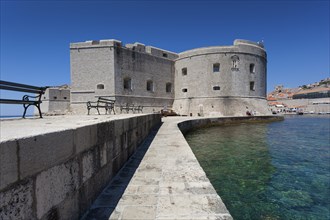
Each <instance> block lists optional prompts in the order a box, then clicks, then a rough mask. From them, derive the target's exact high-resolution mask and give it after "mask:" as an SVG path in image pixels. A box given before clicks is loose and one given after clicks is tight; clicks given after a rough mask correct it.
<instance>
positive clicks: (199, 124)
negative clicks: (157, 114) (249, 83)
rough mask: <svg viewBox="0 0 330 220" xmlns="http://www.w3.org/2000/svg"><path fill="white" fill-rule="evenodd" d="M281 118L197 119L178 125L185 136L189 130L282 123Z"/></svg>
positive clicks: (282, 118)
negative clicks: (227, 125) (240, 124)
mask: <svg viewBox="0 0 330 220" xmlns="http://www.w3.org/2000/svg"><path fill="white" fill-rule="evenodd" d="M283 120H284V117H283V116H273V115H272V116H257V117H225V118H218V117H216V118H199V119H192V120H186V121H183V122H180V123H178V127H179V129H180V131H181V132H182V133H183V134H184V135H185V134H186V133H188V132H189V131H191V130H194V129H198V128H203V127H211V126H219V125H224V124H235V123H243V122H244V123H247V122H254V123H255V122H272V121H283Z"/></svg>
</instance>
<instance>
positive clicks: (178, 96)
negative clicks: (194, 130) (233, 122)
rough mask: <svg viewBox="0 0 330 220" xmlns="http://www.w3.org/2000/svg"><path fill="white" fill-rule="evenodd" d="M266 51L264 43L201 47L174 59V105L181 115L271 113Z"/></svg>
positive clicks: (240, 42)
mask: <svg viewBox="0 0 330 220" xmlns="http://www.w3.org/2000/svg"><path fill="white" fill-rule="evenodd" d="M266 73H267V55H266V51H265V49H264V46H263V44H262V43H255V42H251V41H247V40H235V41H234V45H233V46H215V47H205V48H198V49H193V50H189V51H185V52H182V53H180V54H179V58H177V60H176V62H175V80H174V81H175V100H174V103H173V109H174V111H176V112H177V113H179V114H181V115H193V116H197V115H200V116H204V115H205V116H210V115H221V116H243V115H246V112H247V111H249V112H253V113H255V114H257V115H266V114H270V111H269V110H268V107H267V101H266V88H267V86H266V81H267V74H266Z"/></svg>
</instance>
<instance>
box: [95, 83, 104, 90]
mask: <svg viewBox="0 0 330 220" xmlns="http://www.w3.org/2000/svg"><path fill="white" fill-rule="evenodd" d="M96 88H97V89H104V85H103V84H97V86H96Z"/></svg>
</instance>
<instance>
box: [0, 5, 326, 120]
mask: <svg viewBox="0 0 330 220" xmlns="http://www.w3.org/2000/svg"><path fill="white" fill-rule="evenodd" d="M100 39H118V40H121V41H122V42H123V43H124V44H126V43H134V42H141V43H144V44H146V45H152V46H155V47H159V48H163V49H166V50H170V51H174V52H181V51H184V50H189V49H193V48H198V47H204V46H215V45H231V44H232V43H233V41H234V39H247V40H252V41H261V40H263V41H264V43H265V47H266V50H267V53H268V91H271V90H272V89H273V88H274V86H275V85H277V84H283V85H284V86H285V87H296V86H299V85H303V84H307V83H313V82H316V81H319V80H321V79H324V78H326V77H329V0H287V1H284V0H272V1H267V0H264V1H262V0H260V1H248V0H246V1H235V0H233V1H221V0H220V1H215V0H209V1H207V0H206V1H203V0H195V1H194V0H190V1H184V0H178V1H174V0H167V1H160V0H154V1H151V0H150V1H137V0H136V1H124V0H121V1H97V0H96V1H92V0H89V1H79V0H76V1H64V0H63V1H60V0H59V1H47V0H39V1H29V0H25V1H23V0H22V1H14V0H10V1H6V0H1V45H0V46H1V47H0V48H1V49H0V50H1V80H7V81H14V82H20V83H27V84H32V85H40V86H53V85H62V84H70V56H69V44H70V42H81V41H86V40H100ZM2 95H3V96H5V95H7V94H6V93H5V92H2ZM4 98H5V97H4ZM16 107H17V108H18V110H11V109H14V108H16ZM16 107H14V106H8V105H7V107H4V106H1V112H0V114H2V115H5V114H18V115H21V114H22V107H21V106H16Z"/></svg>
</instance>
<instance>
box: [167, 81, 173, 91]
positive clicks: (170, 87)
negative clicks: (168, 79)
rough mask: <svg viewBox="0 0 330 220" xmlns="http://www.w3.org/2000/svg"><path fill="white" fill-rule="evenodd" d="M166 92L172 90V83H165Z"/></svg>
mask: <svg viewBox="0 0 330 220" xmlns="http://www.w3.org/2000/svg"><path fill="white" fill-rule="evenodd" d="M166 92H167V93H171V92H172V83H166Z"/></svg>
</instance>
